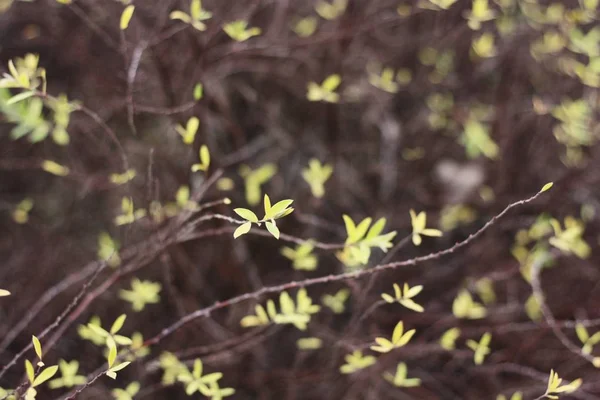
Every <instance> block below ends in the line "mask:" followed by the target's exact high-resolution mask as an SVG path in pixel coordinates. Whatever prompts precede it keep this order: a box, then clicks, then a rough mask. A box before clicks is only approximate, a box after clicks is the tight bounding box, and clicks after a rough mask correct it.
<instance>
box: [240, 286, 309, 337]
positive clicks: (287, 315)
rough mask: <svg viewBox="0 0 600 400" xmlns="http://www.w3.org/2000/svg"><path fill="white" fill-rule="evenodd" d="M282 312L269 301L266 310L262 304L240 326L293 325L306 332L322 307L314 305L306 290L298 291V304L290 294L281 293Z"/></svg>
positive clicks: (280, 304) (280, 305) (243, 319)
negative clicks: (312, 318)
mask: <svg viewBox="0 0 600 400" xmlns="http://www.w3.org/2000/svg"><path fill="white" fill-rule="evenodd" d="M279 307H280V311H277V308H276V307H275V302H274V301H273V300H271V299H270V300H268V301H267V307H266V310H265V308H264V307H263V306H261V305H260V304H257V305H256V307H255V308H254V310H255V313H256V314H254V315H248V316H245V317H244V318H242V320H241V321H240V325H241V326H243V327H245V328H248V327H252V326H261V325H268V324H269V323H271V322H273V323H275V324H292V325H294V326H295V327H296V328H298V329H299V330H301V331H304V330H306V328H307V326H308V323H309V322H310V317H311V315H312V314H316V313H317V312H319V310H320V309H321V307H320V306H318V305H316V304H313V303H312V299H311V298H310V297H308V294H307V292H306V289H304V288H302V289H300V290H298V293H297V294H296V302H295V303H294V300H292V297H291V296H290V295H289V294H288V292H285V291H284V292H281V294H280V295H279Z"/></svg>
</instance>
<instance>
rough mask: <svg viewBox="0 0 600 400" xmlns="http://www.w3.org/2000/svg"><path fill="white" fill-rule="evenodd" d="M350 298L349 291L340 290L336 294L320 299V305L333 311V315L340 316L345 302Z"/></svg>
mask: <svg viewBox="0 0 600 400" xmlns="http://www.w3.org/2000/svg"><path fill="white" fill-rule="evenodd" d="M349 297H350V290H348V289H341V290H339V291H338V292H337V293H336V294H333V295H332V294H326V295H324V296H323V297H322V298H321V303H322V304H323V305H324V306H326V307H327V308H329V309H330V310H331V311H333V312H334V313H335V314H341V313H343V312H344V310H345V304H344V303H345V302H346V300H348V298H349Z"/></svg>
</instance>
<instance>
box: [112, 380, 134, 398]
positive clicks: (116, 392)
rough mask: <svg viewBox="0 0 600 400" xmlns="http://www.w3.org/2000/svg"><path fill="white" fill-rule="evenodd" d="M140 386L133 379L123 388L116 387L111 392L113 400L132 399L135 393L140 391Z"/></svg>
mask: <svg viewBox="0 0 600 400" xmlns="http://www.w3.org/2000/svg"><path fill="white" fill-rule="evenodd" d="M140 387H141V386H140V383H139V382H137V381H134V382H131V383H130V384H129V385H127V387H126V388H125V389H121V388H116V389H113V390H112V392H111V393H112V395H113V397H114V398H115V400H133V399H134V398H135V395H136V394H138V392H139V391H140Z"/></svg>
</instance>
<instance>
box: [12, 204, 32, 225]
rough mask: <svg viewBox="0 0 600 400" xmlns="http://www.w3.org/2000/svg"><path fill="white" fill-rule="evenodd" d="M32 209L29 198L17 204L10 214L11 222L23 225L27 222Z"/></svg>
mask: <svg viewBox="0 0 600 400" xmlns="http://www.w3.org/2000/svg"><path fill="white" fill-rule="evenodd" d="M32 208H33V200H32V199H30V198H29V197H26V198H24V199H23V200H21V201H20V202H19V204H17V206H16V207H15V209H14V210H13V212H12V217H13V220H14V221H15V222H16V223H17V224H25V223H27V221H29V212H30V211H31V209H32Z"/></svg>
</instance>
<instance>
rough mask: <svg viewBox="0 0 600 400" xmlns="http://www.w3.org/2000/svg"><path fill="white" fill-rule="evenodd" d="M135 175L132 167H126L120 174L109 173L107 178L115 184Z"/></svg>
mask: <svg viewBox="0 0 600 400" xmlns="http://www.w3.org/2000/svg"><path fill="white" fill-rule="evenodd" d="M136 175H137V173H136V172H135V170H134V169H128V170H127V171H125V172H123V173H122V174H111V175H110V177H109V180H110V181H111V182H112V183H114V184H115V185H124V184H126V183H127V182H129V181H131V180H132V179H133V178H135V176H136Z"/></svg>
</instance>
